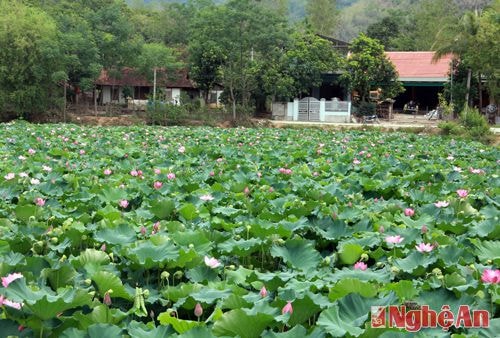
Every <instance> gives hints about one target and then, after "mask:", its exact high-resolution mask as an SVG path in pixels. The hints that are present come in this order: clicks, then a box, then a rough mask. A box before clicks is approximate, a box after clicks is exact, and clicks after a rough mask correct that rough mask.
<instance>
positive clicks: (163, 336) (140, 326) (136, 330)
mask: <svg viewBox="0 0 500 338" xmlns="http://www.w3.org/2000/svg"><path fill="white" fill-rule="evenodd" d="M128 334H129V335H130V337H131V338H168V337H171V336H172V335H173V334H175V331H174V330H173V329H171V328H170V327H169V326H157V327H153V328H152V327H151V326H148V325H146V324H144V323H139V322H136V321H132V322H131V323H130V324H129V325H128Z"/></svg>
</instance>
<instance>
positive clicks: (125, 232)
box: [94, 223, 137, 245]
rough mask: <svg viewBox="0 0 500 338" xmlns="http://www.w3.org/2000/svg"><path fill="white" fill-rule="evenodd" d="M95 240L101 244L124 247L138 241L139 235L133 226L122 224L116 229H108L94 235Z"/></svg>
mask: <svg viewBox="0 0 500 338" xmlns="http://www.w3.org/2000/svg"><path fill="white" fill-rule="evenodd" d="M94 238H95V239H96V240H97V241H99V242H105V243H109V244H114V245H123V244H127V243H132V242H135V241H136V240H137V234H136V232H135V230H134V228H132V226H130V225H127V224H124V223H122V224H120V225H118V226H117V227H115V228H112V227H108V228H105V229H102V230H99V231H98V232H97V233H96V234H95V235H94Z"/></svg>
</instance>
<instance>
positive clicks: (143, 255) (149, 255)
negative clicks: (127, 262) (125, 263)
mask: <svg viewBox="0 0 500 338" xmlns="http://www.w3.org/2000/svg"><path fill="white" fill-rule="evenodd" d="M154 240H155V239H154V238H151V239H150V240H144V241H140V242H138V243H137V244H136V245H135V246H133V247H128V248H127V250H126V251H127V256H129V257H130V259H131V260H132V261H133V262H135V263H137V264H140V265H142V266H144V268H146V269H150V268H152V267H154V266H157V265H158V263H166V262H169V261H173V260H176V259H177V258H178V257H179V252H178V249H177V247H176V246H175V245H174V244H173V243H171V242H169V241H165V242H163V243H159V244H155V243H154Z"/></svg>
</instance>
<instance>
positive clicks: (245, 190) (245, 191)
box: [243, 187, 250, 195]
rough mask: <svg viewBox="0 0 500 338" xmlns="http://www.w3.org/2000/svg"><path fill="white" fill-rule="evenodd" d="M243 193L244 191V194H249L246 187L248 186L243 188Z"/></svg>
mask: <svg viewBox="0 0 500 338" xmlns="http://www.w3.org/2000/svg"><path fill="white" fill-rule="evenodd" d="M243 193H244V194H245V195H248V194H250V189H248V187H245V189H244V190H243Z"/></svg>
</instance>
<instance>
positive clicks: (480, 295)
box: [476, 290, 484, 299]
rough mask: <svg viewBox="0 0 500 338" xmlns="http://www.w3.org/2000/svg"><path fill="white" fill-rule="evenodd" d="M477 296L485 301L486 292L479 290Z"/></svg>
mask: <svg viewBox="0 0 500 338" xmlns="http://www.w3.org/2000/svg"><path fill="white" fill-rule="evenodd" d="M476 296H477V297H479V298H481V299H484V291H483V290H479V291H478V292H476Z"/></svg>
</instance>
